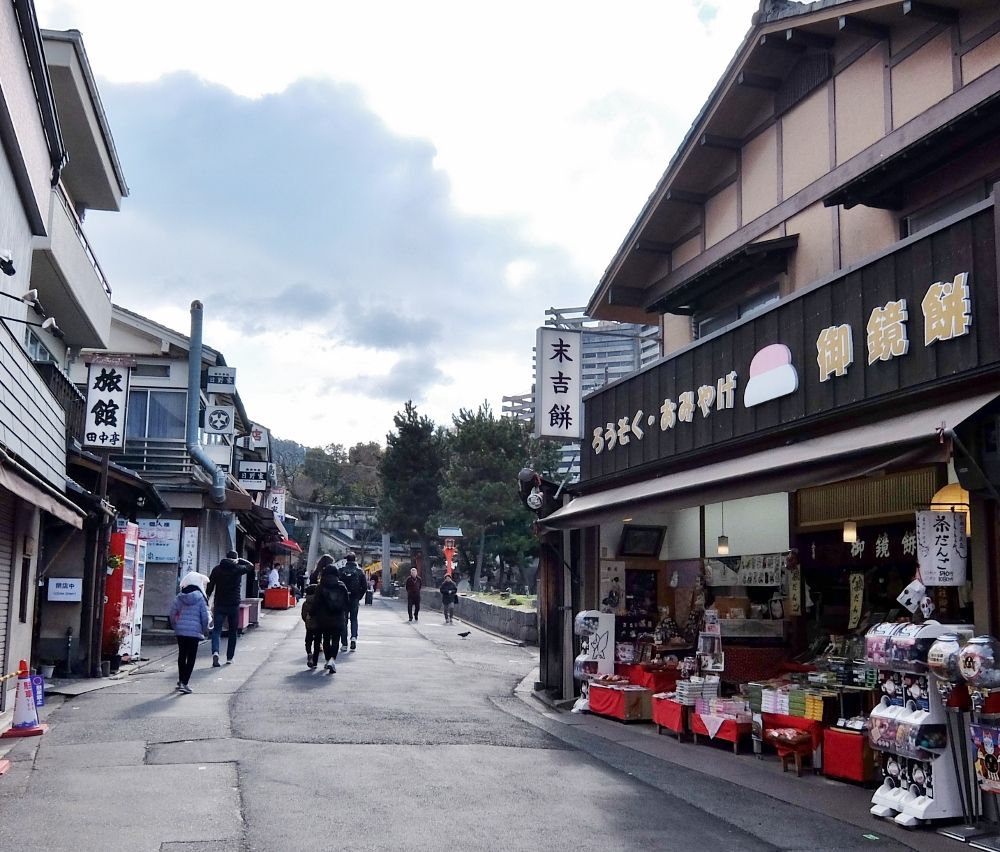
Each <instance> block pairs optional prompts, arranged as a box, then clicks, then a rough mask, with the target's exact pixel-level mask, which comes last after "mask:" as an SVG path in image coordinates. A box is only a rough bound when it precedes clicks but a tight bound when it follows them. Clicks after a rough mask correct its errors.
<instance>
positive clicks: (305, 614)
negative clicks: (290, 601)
mask: <svg viewBox="0 0 1000 852" xmlns="http://www.w3.org/2000/svg"><path fill="white" fill-rule="evenodd" d="M318 588H319V587H318V586H317V585H315V584H313V585H311V586H306V590H305V598H303V600H302V620H303V621H304V622H305V623H306V630H308V631H309V632H310V633H315V632H316V631H317V630H319V629H320V627H319V619H318V618H317V616H316V591H317V589H318Z"/></svg>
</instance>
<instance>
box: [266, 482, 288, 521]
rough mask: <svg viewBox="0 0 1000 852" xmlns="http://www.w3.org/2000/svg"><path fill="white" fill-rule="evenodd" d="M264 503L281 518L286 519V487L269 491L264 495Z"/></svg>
mask: <svg viewBox="0 0 1000 852" xmlns="http://www.w3.org/2000/svg"><path fill="white" fill-rule="evenodd" d="M264 505H265V506H266V507H267V508H268V509H270V510H271V511H272V512H274V514H276V515H277V516H278V517H279V518H281V520H285V489H284V488H272V489H271V490H270V491H268V492H267V494H266V495H265V497H264Z"/></svg>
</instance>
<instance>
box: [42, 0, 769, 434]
mask: <svg viewBox="0 0 1000 852" xmlns="http://www.w3.org/2000/svg"><path fill="white" fill-rule="evenodd" d="M757 6H758V2H757V0H648V2H646V0H635V2H624V3H607V2H591V0H576V1H575V2H562V0H558V2H556V0H553V2H538V0H535V2H532V3H528V2H519V0H514V2H507V3H504V4H503V5H500V4H487V3H484V2H468V0H465V1H464V2H438V0H424V2H421V3H413V2H404V0H398V1H397V2H388V0H385V2H379V0H373V2H366V3H346V2H339V0H310V1H309V2H306V0H283V2H282V3H280V4H279V3H274V2H259V0H238V2H232V0H170V2H161V0H142V2H137V0H100V2H95V0H36V8H37V12H38V19H39V23H40V25H41V26H42V27H44V28H48V29H78V30H80V32H81V33H82V34H83V40H84V45H85V47H86V50H87V54H88V57H89V60H90V64H91V66H92V69H93V71H94V74H95V76H96V78H97V81H98V87H99V90H100V94H101V99H102V102H103V105H104V109H105V112H106V113H107V116H108V121H109V124H110V127H111V132H112V135H113V137H114V140H115V145H116V147H117V150H118V155H119V159H120V161H121V164H122V168H123V171H124V174H125V178H126V181H127V183H128V186H129V190H130V192H129V197H128V198H126V199H125V201H124V202H123V205H122V210H121V211H120V212H115V213H111V212H99V211H91V212H90V213H88V215H87V218H86V222H85V229H86V231H87V234H88V237H89V238H90V241H91V243H92V245H93V246H94V250H95V253H96V254H97V256H98V258H99V260H100V262H101V265H102V267H103V269H104V271H105V273H106V275H107V277H108V280H109V282H110V283H111V287H112V289H113V292H114V301H115V303H116V304H120V305H122V306H123V307H126V308H128V309H130V310H133V311H136V312H138V313H141V314H143V315H145V316H148V317H150V318H151V319H153V320H155V321H157V322H160V323H162V324H164V325H167V326H169V327H171V328H174V329H176V330H177V331H180V332H182V333H187V331H188V329H189V322H190V320H189V316H190V315H189V306H190V302H191V301H192V300H193V299H200V300H201V301H202V302H203V303H204V306H205V342H206V344H208V345H209V346H211V347H213V348H215V349H218V350H220V351H221V352H222V353H223V354H224V355H225V358H226V361H227V363H228V364H230V365H231V366H235V367H236V368H237V375H236V384H237V389H238V391H239V394H240V396H241V398H242V400H243V402H244V405H245V406H246V409H247V412H248V414H249V415H250V417H251V418H252V419H254V420H255V421H257V422H259V423H261V424H263V425H265V426H267V427H269V428H270V429H271V430H272V432H273V433H274V434H275V435H277V436H278V437H281V438H285V439H291V440H295V441H298V442H299V443H302V444H306V445H307V446H323V445H326V444H331V443H338V444H343V445H344V446H353V445H354V444H356V443H359V442H364V441H378V442H380V443H383V444H384V442H385V437H386V434H387V433H388V432H390V431H391V430H392V429H393V422H392V418H393V415H394V414H395V413H396V412H398V411H400V410H401V409H402V408H403V405H404V403H405V402H406V401H407V400H412V401H413V402H414V403H415V405H416V406H417V410H418V411H419V412H420V413H421V414H426V415H428V416H430V417H431V418H432V419H433V420H434V421H435V422H437V423H441V424H449V423H450V422H451V416H452V415H453V414H455V413H457V412H458V411H459V409H461V408H469V409H474V408H476V407H477V406H478V405H480V404H481V403H483V402H488V403H489V404H490V406H491V407H492V408H493V410H494V411H496V412H497V413H499V412H500V410H501V406H502V402H501V400H502V397H503V396H504V395H512V394H519V393H526V392H528V391H529V390H530V388H531V382H532V346H533V345H534V336H535V329H536V328H537V327H538V326H540V325H542V324H544V321H545V310H546V309H547V308H549V307H574V306H583V305H585V304H586V303H587V301H588V300H589V298H590V296H591V295H592V294H593V292H594V290H595V289H596V287H597V284H598V283H599V281H600V278H601V275H602V273H603V271H604V269H605V268H606V267H607V265H608V264H609V263H610V261H611V259H612V257H613V255H614V253H615V252H616V251H617V249H618V247H619V245H620V244H621V242H622V240H623V239H624V238H625V235H626V233H627V232H628V229H629V228H630V227H631V225H632V223H633V222H634V221H635V219H636V217H637V216H638V215H639V213H640V211H641V209H642V205H643V204H644V203H645V201H646V199H647V198H648V196H649V194H650V193H651V192H652V191H653V189H654V187H655V185H656V182H657V180H658V179H659V178H660V176H661V175H662V173H663V171H664V170H665V168H666V166H667V163H668V162H669V160H670V157H671V156H672V155H673V153H674V152H675V150H676V148H677V146H678V145H679V144H680V142H681V140H682V138H683V136H684V133H685V132H686V130H687V129H688V127H689V126H690V124H691V122H692V121H693V120H694V118H695V117H696V115H697V113H698V110H699V109H700V108H701V106H702V104H703V103H704V101H705V99H706V98H707V96H708V94H709V93H710V91H711V89H712V87H713V86H714V85H715V83H716V82H717V80H718V78H719V76H720V75H721V73H722V71H723V70H724V69H725V66H726V64H727V63H728V62H729V60H730V58H731V57H732V55H733V53H734V52H735V51H736V49H737V47H738V46H739V43H740V41H741V40H742V38H743V36H744V35H745V34H746V32H747V30H748V29H749V27H750V19H751V15H752V14H753V12H754V11H755V10H756V8H757ZM70 156H72V150H70Z"/></svg>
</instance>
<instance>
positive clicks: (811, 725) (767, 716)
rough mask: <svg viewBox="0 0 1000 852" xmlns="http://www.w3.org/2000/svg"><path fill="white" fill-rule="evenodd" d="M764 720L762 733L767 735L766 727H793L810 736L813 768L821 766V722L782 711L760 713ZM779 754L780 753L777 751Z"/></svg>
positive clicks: (779, 754)
mask: <svg viewBox="0 0 1000 852" xmlns="http://www.w3.org/2000/svg"><path fill="white" fill-rule="evenodd" d="M761 718H762V719H763V721H764V735H765V738H766V736H767V731H768V729H774V728H794V729H795V730H797V731H803V732H804V733H807V734H809V736H810V737H811V738H812V743H811V746H812V747H811V748H810V752H811V753H812V760H813V768H814V769H819V768H821V767H822V766H823V723H822V722H820V721H818V720H816V719H807V718H805V717H804V716H786V715H785V714H783V713H762V714H761ZM778 756H779V757H780V756H781V753H780V752H779V753H778Z"/></svg>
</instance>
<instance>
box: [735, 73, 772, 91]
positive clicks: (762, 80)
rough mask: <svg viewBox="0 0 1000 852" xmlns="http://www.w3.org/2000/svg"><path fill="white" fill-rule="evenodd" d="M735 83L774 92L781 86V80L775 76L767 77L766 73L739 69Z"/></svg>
mask: <svg viewBox="0 0 1000 852" xmlns="http://www.w3.org/2000/svg"><path fill="white" fill-rule="evenodd" d="M736 85H737V86H744V87H746V88H749V89H764V90H765V91H768V92H776V91H778V89H780V88H781V80H779V79H778V78H777V77H768V76H767V75H766V74H754V73H753V71H740V73H739V75H738V76H737V77H736Z"/></svg>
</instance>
